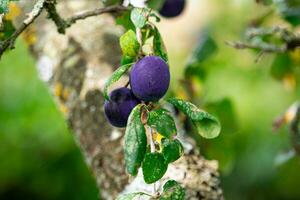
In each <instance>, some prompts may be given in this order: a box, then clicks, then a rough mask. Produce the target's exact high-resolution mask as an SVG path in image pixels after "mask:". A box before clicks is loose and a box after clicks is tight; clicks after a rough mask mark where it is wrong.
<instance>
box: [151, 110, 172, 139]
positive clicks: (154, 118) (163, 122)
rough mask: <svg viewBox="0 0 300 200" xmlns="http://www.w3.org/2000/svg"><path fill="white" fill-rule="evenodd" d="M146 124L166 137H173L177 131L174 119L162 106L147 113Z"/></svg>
mask: <svg viewBox="0 0 300 200" xmlns="http://www.w3.org/2000/svg"><path fill="white" fill-rule="evenodd" d="M147 124H148V125H149V126H151V127H152V128H154V129H156V130H157V131H158V132H159V133H160V134H161V135H163V136H164V137H166V138H173V136H175V135H176V132H177V130H176V125H175V122H174V119H173V117H172V116H171V115H170V112H169V111H168V110H165V109H162V108H160V109H157V110H153V111H151V112H150V113H149V116H148V121H147Z"/></svg>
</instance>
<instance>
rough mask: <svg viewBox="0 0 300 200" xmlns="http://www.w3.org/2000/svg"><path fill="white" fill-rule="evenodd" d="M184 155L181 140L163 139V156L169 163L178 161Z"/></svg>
mask: <svg viewBox="0 0 300 200" xmlns="http://www.w3.org/2000/svg"><path fill="white" fill-rule="evenodd" d="M183 153H184V151H183V146H182V144H181V143H180V141H179V140H177V139H176V140H169V139H167V138H163V139H162V154H163V156H164V158H165V160H166V162H167V163H171V162H174V161H176V160H177V159H179V158H180V157H181V156H182V155H183Z"/></svg>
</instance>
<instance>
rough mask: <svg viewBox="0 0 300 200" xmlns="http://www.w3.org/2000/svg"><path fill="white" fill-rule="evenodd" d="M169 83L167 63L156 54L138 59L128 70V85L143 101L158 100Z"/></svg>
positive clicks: (164, 92)
mask: <svg viewBox="0 0 300 200" xmlns="http://www.w3.org/2000/svg"><path fill="white" fill-rule="evenodd" d="M169 85H170V71H169V66H168V64H167V63H166V62H165V61H164V60H162V59H161V58H160V57H157V56H146V57H144V58H142V59H141V60H139V61H138V62H137V63H136V64H135V65H134V66H133V67H132V70H131V72H130V87H131V90H132V92H133V94H134V95H135V96H136V97H137V98H138V99H140V100H142V101H145V102H150V101H153V102H155V101H158V100H159V99H160V98H162V97H163V96H164V95H165V94H166V92H167V90H168V88H169Z"/></svg>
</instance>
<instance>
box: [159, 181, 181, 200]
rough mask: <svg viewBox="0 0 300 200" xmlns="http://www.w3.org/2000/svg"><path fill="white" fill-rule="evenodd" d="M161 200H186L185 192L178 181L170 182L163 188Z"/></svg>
mask: <svg viewBox="0 0 300 200" xmlns="http://www.w3.org/2000/svg"><path fill="white" fill-rule="evenodd" d="M163 189H164V190H163V193H162V195H161V197H160V198H159V199H160V200H184V198H185V190H184V188H183V187H181V186H180V185H179V184H178V183H177V182H176V181H174V180H169V181H168V182H166V183H165V185H164V187H163Z"/></svg>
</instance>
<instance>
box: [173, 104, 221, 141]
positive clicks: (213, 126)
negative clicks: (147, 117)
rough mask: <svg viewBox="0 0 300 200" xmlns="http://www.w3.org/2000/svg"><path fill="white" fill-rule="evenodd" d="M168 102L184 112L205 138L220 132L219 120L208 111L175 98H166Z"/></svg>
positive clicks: (212, 136)
mask: <svg viewBox="0 0 300 200" xmlns="http://www.w3.org/2000/svg"><path fill="white" fill-rule="evenodd" d="M168 102H169V103H171V104H173V105H174V106H175V107H176V108H178V109H179V110H180V111H182V112H183V113H184V114H186V115H187V116H188V117H189V119H191V120H192V122H193V124H194V125H195V126H196V128H197V131H198V133H199V134H200V135H201V136H202V137H204V138H207V139H211V138H215V137H217V136H218V135H219V134H220V131H221V125H220V122H219V121H218V120H217V119H216V118H215V117H214V116H212V115H210V114H209V113H207V112H205V111H203V110H201V109H199V108H197V106H195V105H194V104H192V103H190V102H186V101H183V100H180V99H176V98H170V99H168Z"/></svg>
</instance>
